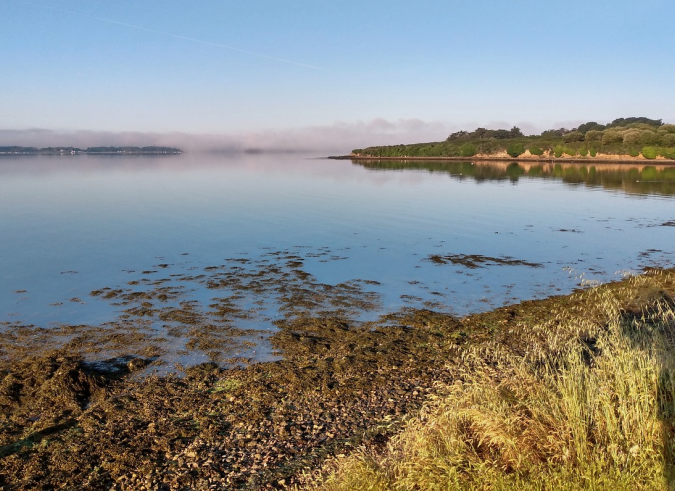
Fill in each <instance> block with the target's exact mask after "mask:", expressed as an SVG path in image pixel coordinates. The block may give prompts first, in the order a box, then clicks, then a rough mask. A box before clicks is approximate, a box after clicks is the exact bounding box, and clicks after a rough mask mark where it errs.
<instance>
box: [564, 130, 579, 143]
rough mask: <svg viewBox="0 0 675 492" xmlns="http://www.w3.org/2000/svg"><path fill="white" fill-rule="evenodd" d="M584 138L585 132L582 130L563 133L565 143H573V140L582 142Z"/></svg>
mask: <svg viewBox="0 0 675 492" xmlns="http://www.w3.org/2000/svg"><path fill="white" fill-rule="evenodd" d="M583 140H584V134H583V133H581V132H569V133H567V134H565V135H563V141H564V142H565V143H572V142H581V141H583Z"/></svg>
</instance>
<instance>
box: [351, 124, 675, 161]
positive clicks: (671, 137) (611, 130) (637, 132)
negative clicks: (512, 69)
mask: <svg viewBox="0 0 675 492" xmlns="http://www.w3.org/2000/svg"><path fill="white" fill-rule="evenodd" d="M526 151H529V154H531V155H533V156H542V157H556V158H559V157H563V156H569V157H586V156H590V157H595V156H596V155H598V154H617V155H626V156H631V157H638V156H640V155H642V156H644V157H645V158H647V159H655V158H656V157H658V156H662V157H665V158H668V159H675V125H672V124H664V123H663V121H662V120H652V119H649V118H645V117H632V118H618V119H616V120H614V121H612V122H611V123H608V124H606V125H601V124H599V123H597V122H595V121H589V122H588V123H584V124H583V125H579V127H578V128H572V129H567V128H559V129H552V130H546V131H544V132H542V133H541V134H540V135H529V136H525V135H523V133H522V131H521V130H520V128H518V127H515V126H514V127H513V128H511V129H510V130H506V129H497V130H490V129H487V128H476V129H475V130H474V131H472V132H468V131H459V132H455V133H452V134H451V135H450V136H448V138H447V139H446V140H445V141H444V142H429V143H418V144H409V145H403V144H401V145H388V146H379V147H367V148H365V149H354V150H353V151H352V154H354V155H357V156H363V157H472V156H475V155H481V156H491V155H494V154H499V153H502V152H506V153H507V154H508V155H509V156H511V157H514V158H515V157H518V156H521V155H522V154H524V153H525V152H526Z"/></svg>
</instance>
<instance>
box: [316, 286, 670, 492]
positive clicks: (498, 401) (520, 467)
mask: <svg viewBox="0 0 675 492" xmlns="http://www.w3.org/2000/svg"><path fill="white" fill-rule="evenodd" d="M667 283H669V285H670V286H672V283H673V275H672V273H660V274H659V273H656V274H653V275H648V276H638V277H634V278H632V279H630V280H629V281H627V282H625V283H624V284H622V286H621V287H620V288H613V289H612V288H605V287H604V286H603V287H599V288H594V289H591V290H589V291H586V292H584V293H581V294H578V296H581V297H583V299H582V302H581V303H579V304H577V305H576V307H572V306H570V305H565V304H560V305H557V306H556V305H554V307H553V308H552V309H551V315H550V317H549V318H548V319H547V320H541V321H539V322H537V323H534V324H530V326H524V327H523V329H522V330H520V333H517V334H516V335H514V336H519V337H523V338H524V342H525V344H524V345H521V347H522V346H525V347H528V348H527V350H522V349H521V350H515V349H514V348H512V345H511V344H509V343H508V342H505V341H504V340H503V339H502V340H497V339H494V340H493V341H490V342H487V343H486V344H484V345H482V346H480V347H473V348H467V349H466V350H465V352H464V354H463V364H462V376H461V377H460V378H459V379H458V380H457V381H456V382H455V384H454V385H451V386H445V387H443V388H439V394H440V395H441V396H439V397H437V398H436V399H435V400H431V401H429V402H428V404H427V405H426V407H425V409H424V411H423V412H422V413H421V414H420V415H419V416H418V417H416V418H414V419H412V420H411V421H410V422H409V423H408V425H407V427H406V428H405V429H404V430H403V431H402V432H401V433H400V434H398V435H397V436H395V437H394V438H392V439H391V440H390V441H389V442H388V443H387V445H386V446H385V447H384V448H367V447H362V448H360V449H359V450H358V451H356V452H354V453H352V454H351V455H348V456H346V457H342V458H337V459H335V460H333V461H331V462H328V463H327V464H326V465H325V466H324V469H323V473H322V475H321V477H322V478H320V479H318V480H317V481H315V482H314V484H313V485H314V487H316V488H321V489H333V490H411V489H423V490H453V489H461V490H465V489H468V490H471V489H481V490H488V489H489V490H495V489H521V490H522V489H527V490H532V489H559V490H565V489H583V490H586V489H601V490H607V489H622V490H635V489H650V490H656V489H668V488H672V487H673V485H675V483H674V480H673V463H674V461H673V451H674V450H675V437H674V432H673V430H674V424H675V405H674V401H675V399H674V398H675V304H674V303H673V300H672V298H671V297H669V296H668V295H667V294H665V293H664V290H663V289H662V286H663V285H665V284H667ZM636 299H637V300H636ZM579 306H581V307H579Z"/></svg>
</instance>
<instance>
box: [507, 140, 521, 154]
mask: <svg viewBox="0 0 675 492" xmlns="http://www.w3.org/2000/svg"><path fill="white" fill-rule="evenodd" d="M523 152H525V146H524V145H523V144H521V143H519V142H513V143H511V144H509V146H508V147H507V148H506V153H507V154H509V155H510V156H511V157H518V156H519V155H520V154H522V153H523Z"/></svg>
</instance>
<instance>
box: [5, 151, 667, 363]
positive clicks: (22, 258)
mask: <svg viewBox="0 0 675 492" xmlns="http://www.w3.org/2000/svg"><path fill="white" fill-rule="evenodd" d="M673 225H675V168H672V167H671V168H666V167H658V166H656V167H655V166H650V167H646V168H643V167H636V166H630V165H629V166H625V165H623V166H617V165H614V166H600V165H596V166H594V167H584V166H572V165H567V166H557V167H556V166H552V165H551V166H549V165H544V166H533V167H531V166H530V165H527V164H521V165H517V164H508V163H506V164H501V163H495V164H490V165H488V164H484V165H472V164H469V163H441V162H438V161H434V162H419V161H412V162H407V163H406V162H402V161H401V162H392V161H387V162H380V163H378V162H365V163H358V162H351V161H348V160H346V161H336V160H326V159H315V158H310V156H298V155H281V156H279V155H274V156H271V155H237V156H222V155H199V154H185V155H179V156H161V157H160V156H152V157H149V156H144V157H140V156H138V157H130V156H64V157H61V156H36V157H9V156H2V157H1V158H0V231H1V234H2V239H1V240H0V272H1V278H0V321H4V322H5V323H4V325H5V328H4V330H5V331H7V330H12V329H14V328H13V327H16V326H18V325H34V326H35V327H45V328H50V329H55V328H57V327H60V326H63V325H91V326H94V325H95V326H101V325H102V324H104V323H107V322H111V321H116V320H118V319H119V316H121V315H122V316H123V319H125V320H126V321H127V322H129V323H134V322H136V321H139V322H140V321H143V322H144V323H145V324H146V327H147V329H148V330H150V331H152V330H154V331H155V332H157V333H160V332H161V333H162V334H163V335H164V336H165V335H166V333H165V332H166V331H167V330H169V329H170V328H171V327H173V328H175V327H176V326H177V325H180V321H176V320H175V319H168V320H167V319H164V320H161V319H159V318H158V313H156V312H155V313H150V314H146V315H144V316H141V315H137V314H132V315H130V314H129V313H128V312H126V311H125V310H127V309H129V308H130V307H139V306H141V304H140V302H141V301H140V300H139V301H138V302H136V301H133V302H131V301H129V302H128V303H127V304H123V303H120V299H119V298H110V299H105V298H104V296H102V295H98V296H92V295H91V294H90V293H91V292H92V291H96V290H100V289H103V288H106V287H108V288H110V289H128V290H130V291H131V290H133V291H138V290H139V289H140V290H143V289H146V290H148V289H151V288H156V287H157V286H159V285H163V286H165V287H169V286H172V287H176V288H181V289H183V291H182V292H181V293H180V295H179V296H176V297H175V298H174V299H173V300H172V301H167V302H168V304H171V302H173V305H174V307H175V305H177V303H179V302H181V301H185V300H193V301H195V304H194V305H195V306H196V305H199V306H201V307H200V308H199V309H201V311H200V312H203V311H204V310H205V309H206V306H208V305H209V303H210V302H212V299H214V298H217V297H220V298H223V297H224V296H225V297H228V301H227V302H228V306H231V307H232V306H235V305H236V306H235V307H237V308H238V309H241V310H245V311H246V313H247V314H246V316H243V315H241V316H240V315H236V314H234V315H231V316H230V317H229V318H228V326H231V327H232V328H247V329H250V328H255V329H264V330H268V329H274V325H273V323H274V321H277V320H279V319H281V318H284V317H287V316H290V315H295V314H298V312H299V311H297V310H296V311H297V312H293V313H290V312H289V309H291V308H289V305H290V304H289V302H288V299H286V301H283V300H280V298H282V297H283V296H284V295H285V294H284V291H285V287H284V286H285V285H291V286H293V288H294V289H301V288H302V283H303V282H305V281H306V283H307V285H306V287H307V288H308V289H307V290H312V289H313V290H314V291H317V290H321V289H323V291H325V292H326V295H325V296H324V297H323V298H322V299H319V300H317V301H316V303H315V304H314V306H313V307H311V306H310V307H308V308H307V310H309V311H311V310H312V309H314V310H316V311H321V312H324V311H330V310H331V309H337V308H338V307H339V306H341V305H342V306H343V307H344V306H347V307H346V311H345V313H347V314H348V315H349V316H351V317H353V318H355V319H361V320H368V319H376V318H377V316H378V315H380V314H384V313H388V312H393V311H396V310H399V309H401V308H405V307H412V308H421V307H429V308H433V309H437V310H443V311H447V312H451V313H454V314H457V315H464V314H468V313H472V312H478V311H483V310H487V309H490V308H492V307H496V306H501V305H504V304H510V303H513V302H518V301H520V300H524V299H532V298H541V297H545V296H549V295H552V294H564V293H569V292H571V291H572V290H574V289H575V288H579V287H583V286H587V285H592V284H595V283H599V282H607V281H611V280H615V279H619V278H621V277H622V276H623V275H626V274H630V273H632V272H637V271H640V270H641V269H643V268H644V267H649V266H661V267H668V266H673V264H674V263H675V241H673V239H675V234H674V232H675V228H673ZM434 255H435V256H434ZM461 255H473V256H468V257H467V256H461ZM476 255H480V256H476ZM288 257H294V258H291V259H288ZM280 258H281V259H280ZM433 258H436V259H437V260H438V259H439V258H440V259H442V260H443V261H431V260H432V259H433ZM234 260H237V261H234ZM451 260H454V261H455V263H453V262H452V261H451ZM467 260H471V261H473V263H471V261H467ZM292 261H296V262H297V261H299V262H300V263H298V265H296V266H295V267H291V266H288V264H289V262H292ZM476 261H477V262H476ZM519 262H520V263H519ZM523 262H525V263H526V264H524V263H523ZM216 266H218V267H221V268H220V269H214V268H211V269H208V270H205V268H208V267H216ZM270 266H273V267H274V268H277V269H276V270H274V268H273V269H272V270H269V268H270ZM472 266H473V267H475V268H471V267H472ZM235 267H239V268H242V269H243V270H236V269H234V268H235ZM263 267H264V268H265V269H266V270H265V271H264V272H262V273H260V269H261V268H263ZM298 269H299V270H302V272H304V273H303V274H302V275H308V276H309V277H302V276H301V277H298V275H299V274H297V273H293V272H294V271H295V270H298ZM237 272H240V273H242V274H245V275H253V273H251V272H259V275H258V277H256V278H261V279H266V280H265V281H266V284H265V286H264V287H260V286H259V288H255V289H254V288H251V285H250V284H246V285H243V284H241V283H240V284H238V285H237V286H234V287H232V285H231V284H232V282H233V281H235V280H236V281H237V282H238V281H239V280H237V279H235V277H236V275H238V273H237ZM247 272H248V273H247ZM217 273H218V274H220V275H221V277H222V276H223V275H228V276H229V277H228V279H229V280H228V282H230V284H228V285H230V287H227V288H222V289H220V290H214V289H209V288H208V285H207V283H208V281H209V278H210V277H212V276H213V275H215V274H217ZM198 275H204V277H201V278H196V277H197V276H198ZM251 278H254V277H251ZM247 281H248V280H247ZM162 282H163V283H162ZM223 282H224V281H223ZM345 282H352V283H351V284H348V285H347V286H344V287H339V288H336V290H331V289H333V286H336V285H339V284H343V283H345ZM223 285H224V284H223ZM294 292H295V291H294ZM369 292H370V293H371V294H370V295H369V296H368V293H369ZM296 293H297V292H296ZM302 295H304V296H305V298H308V297H307V296H309V294H308V293H304V294H302ZM232 296H234V297H232ZM331 296H332V297H331ZM336 296H342V297H341V298H340V301H339V302H338V301H335V299H334V298H335V297H336ZM345 299H346V300H345ZM364 299H366V300H368V302H366V303H365V304H363V305H361V304H359V302H358V301H359V300H364ZM284 302H286V304H284ZM152 303H154V304H156V299H155V300H153V301H152ZM152 303H151V304H152ZM168 304H167V305H168ZM310 304H311V303H310ZM291 310H292V309H291ZM125 313H126V315H125ZM183 324H185V323H183ZM2 329H3V328H2V327H1V326H0V330H2ZM162 330H163V331H162ZM177 333H178V334H177V335H175V336H174V338H171V337H169V338H170V339H171V343H168V342H167V344H165V345H171V346H174V345H175V346H178V347H179V348H180V350H182V351H183V354H184V356H185V357H187V358H188V359H189V360H201V359H204V358H208V356H207V355H204V354H203V352H204V351H203V350H202V351H200V350H197V349H194V350H193V349H191V350H186V349H185V347H184V345H185V343H184V338H185V336H183V335H181V333H183V334H184V333H185V332H184V331H183V332H180V331H179V332H177ZM165 338H166V336H165ZM258 338H259V337H258ZM66 339H67V337H66ZM188 352H190V354H189V355H186V354H187V353H188ZM197 353H199V354H201V355H199V356H198V357H197V356H195V354H197ZM236 353H237V354H241V355H247V356H252V357H253V358H254V359H255V358H258V359H264V358H265V357H267V356H269V355H270V354H271V352H270V350H265V349H263V348H260V347H258V348H257V351H256V353H255V354H253V352H252V349H241V350H239V351H238V352H236ZM252 354H253V355H252ZM190 357H193V359H190ZM194 357H197V359H194ZM200 358H201V359H200ZM186 360H187V359H186Z"/></svg>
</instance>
